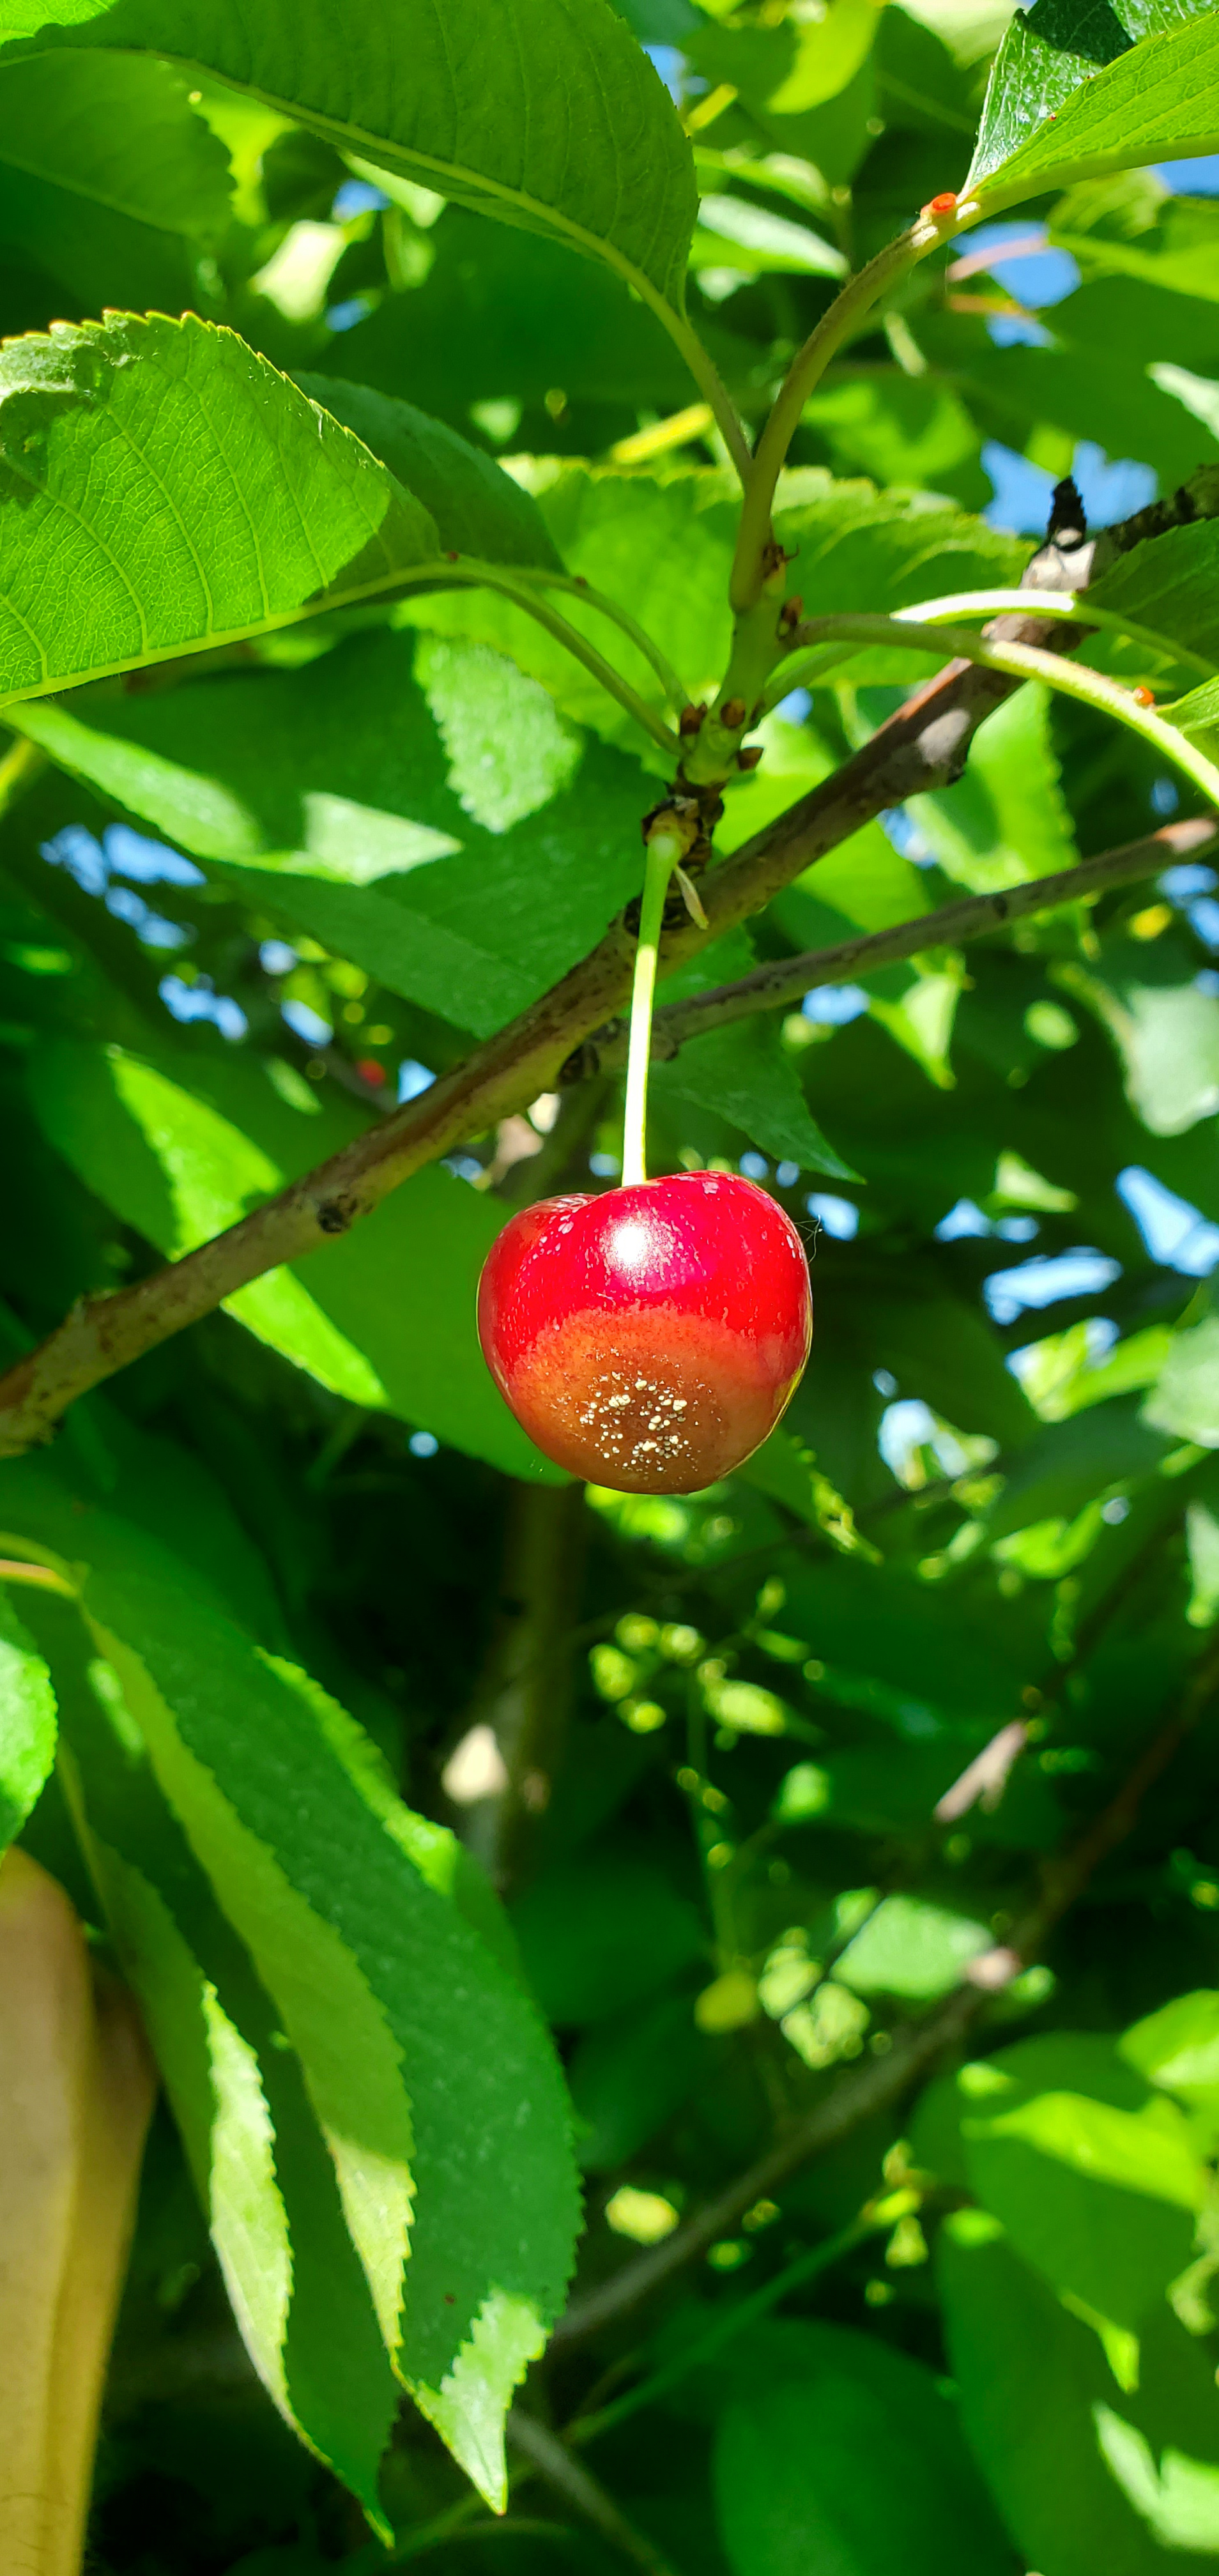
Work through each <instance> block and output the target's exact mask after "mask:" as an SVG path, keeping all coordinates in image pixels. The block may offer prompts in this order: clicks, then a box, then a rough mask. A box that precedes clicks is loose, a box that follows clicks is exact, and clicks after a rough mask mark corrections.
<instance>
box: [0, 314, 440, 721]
mask: <svg viewBox="0 0 1219 2576" xmlns="http://www.w3.org/2000/svg"><path fill="white" fill-rule="evenodd" d="M0 539H2V541H3V545H4V554H5V571H4V575H3V578H2V580H0V699H3V700H8V699H13V698H20V697H27V696H31V695H33V696H38V695H41V694H42V693H44V692H45V691H47V690H49V689H57V688H64V687H68V686H70V685H71V684H72V683H73V682H75V681H79V680H83V679H87V678H90V677H92V676H96V675H97V674H99V673H101V672H106V671H125V670H138V669H140V668H142V667H143V666H144V665H146V664H148V663H150V662H157V661H162V660H164V659H166V658H167V657H172V656H173V655H175V654H180V653H185V652H190V651H192V650H194V649H195V648H196V647H198V646H200V645H203V644H214V643H218V642H222V641H224V640H225V639H226V638H227V639H235V638H237V637H238V636H249V635H257V634H262V633H265V632H267V631H269V630H271V629H273V628H276V627H279V626H284V625H288V624H291V623H293V622H294V621H295V620H296V619H297V618H299V617H301V616H302V615H309V614H312V613H314V612H315V611H316V610H318V609H319V608H322V607H332V606H334V605H335V604H336V603H337V602H339V601H341V600H352V599H361V598H366V597H368V596H370V595H371V594H372V593H374V592H375V591H378V590H383V589H384V588H385V587H386V586H387V584H389V583H392V582H394V581H395V580H397V579H399V578H400V577H401V575H402V574H403V573H405V572H408V571H409V570H411V569H412V568H413V567H414V566H415V565H417V564H419V563H421V562H425V561H434V560H435V558H436V554H437V552H438V540H437V537H436V532H435V529H434V527H433V525H432V522H431V520H430V518H429V517H428V515H427V513H426V511H424V510H423V509H421V507H420V505H419V504H418V502H416V501H413V500H412V499H411V498H410V497H409V496H408V495H407V494H406V493H404V492H402V491H401V490H400V489H399V487H398V485H397V484H396V483H395V482H394V481H393V480H392V478H391V476H390V475H388V474H387V473H386V471H385V469H384V467H383V466H380V465H378V464H376V463H375V462H374V460H373V458H372V457H370V456H369V454H368V451H367V449H366V448H364V447H362V446H361V445H360V443H359V441H358V440H356V439H353V438H351V437H350V436H349V434H348V433H347V432H346V431H345V430H341V429H339V428H337V427H335V426H334V425H333V424H331V423H329V422H327V421H326V420H325V418H324V417H323V416H322V415H320V414H319V413H318V411H317V409H316V408H315V406H314V405H313V404H311V403H309V402H307V401H306V399H305V397H304V395H303V394H299V393H298V392H297V391H296V389H295V387H294V386H290V385H288V384H287V383H286V382H285V381H284V379H283V378H282V377H279V376H277V375H276V374H275V372H274V370H273V369H272V368H271V367H269V366H268V365H267V364H266V362H265V360H263V359H261V358H257V357H255V355H254V354H253V352H252V351H251V350H249V349H247V348H246V347H245V345H244V343H243V342H242V341H240V340H238V339H237V338H236V337H235V336H234V335H233V333H231V332H229V331H222V330H218V329H216V328H214V327H213V326H211V325H210V324H207V323H203V322H199V321H197V320H196V318H195V317H194V315H193V314H188V315H186V316H185V318H184V319H183V320H182V321H181V322H169V321H166V320H165V319H164V318H163V317H162V316H161V315H157V314H154V315H153V316H152V317H151V318H150V319H149V320H146V321H144V320H140V319H138V318H137V317H134V316H131V315H124V314H116V315H113V316H112V317H111V318H110V319H109V320H107V321H106V322H103V323H90V324H88V325H86V326H84V327H83V328H81V329H77V328H75V327H74V326H69V325H67V324H63V325H59V326H57V328H56V330H55V331H54V333H53V334H52V335H51V336H50V338H47V339H40V338H35V337H30V338H28V339H23V340H15V341H10V342H9V344H8V346H7V347H6V348H5V349H4V351H3V353H0Z"/></svg>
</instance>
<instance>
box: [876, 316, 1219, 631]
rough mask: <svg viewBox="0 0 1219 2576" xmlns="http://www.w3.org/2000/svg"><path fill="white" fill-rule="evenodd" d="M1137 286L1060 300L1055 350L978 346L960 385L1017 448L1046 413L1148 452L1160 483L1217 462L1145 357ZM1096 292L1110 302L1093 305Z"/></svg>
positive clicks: (1074, 433)
mask: <svg viewBox="0 0 1219 2576" xmlns="http://www.w3.org/2000/svg"><path fill="white" fill-rule="evenodd" d="M1134 292H1135V290H1134V288H1133V287H1132V286H1130V285H1128V284H1124V285H1118V284H1117V282H1116V281H1115V280H1114V281H1106V282H1105V283H1104V284H1102V285H1098V286H1094V287H1084V288H1081V290H1080V292H1079V294H1078V295H1077V296H1072V297H1070V298H1068V300H1067V302H1066V303H1065V304H1061V305H1056V306H1055V308H1054V325H1055V338H1056V345H1055V346H1054V347H1053V348H1048V349H1029V348H1019V347H1012V348H1007V349H996V348H991V347H989V346H986V347H983V346H978V347H976V348H974V349H971V350H970V351H969V353H968V355H967V356H966V357H965V358H964V369H965V374H966V377H967V383H966V384H965V385H964V386H963V387H962V390H963V391H964V392H965V393H966V394H967V396H969V395H972V398H973V401H974V403H975V404H976V405H977V406H978V407H979V408H982V407H985V414H986V416H988V417H990V418H991V419H993V420H994V421H995V422H996V425H997V426H998V427H999V428H1000V429H1001V431H1002V435H1003V438H1004V440H1005V441H1006V443H1007V444H1008V445H1012V444H1013V443H1014V444H1015V446H1016V447H1017V448H1020V447H1021V446H1022V444H1023V443H1024V442H1026V441H1027V439H1028V437H1029V436H1030V434H1031V431H1032V428H1033V425H1034V424H1035V423H1036V422H1039V421H1049V422H1052V424H1053V426H1054V427H1055V428H1056V429H1061V430H1062V431H1064V432H1065V433H1066V434H1067V435H1068V436H1069V437H1070V438H1072V439H1073V440H1075V439H1081V438H1094V439H1096V440H1098V441H1101V440H1104V439H1107V440H1108V442H1109V447H1110V448H1113V449H1118V450H1119V451H1120V452H1121V453H1122V454H1123V455H1127V456H1139V457H1143V458H1145V459H1146V460H1147V462H1148V463H1149V464H1150V465H1152V466H1154V467H1155V469H1156V472H1157V474H1158V476H1159V480H1160V485H1161V489H1162V490H1165V491H1171V490H1173V488H1174V486H1175V485H1177V484H1178V483H1182V482H1184V481H1185V479H1186V477H1187V476H1188V475H1190V474H1192V473H1193V472H1194V470H1195V468H1196V467H1197V465H1198V464H1199V462H1200V461H1202V460H1205V461H1206V462H1208V463H1211V464H1213V463H1214V461H1215V456H1216V453H1217V452H1219V451H1217V449H1216V442H1215V439H1214V437H1213V435H1212V434H1211V432H1210V431H1209V430H1208V429H1207V428H1204V427H1202V426H1201V425H1200V424H1199V422H1198V421H1197V419H1196V418H1193V417H1191V416H1190V414H1189V412H1188V411H1187V410H1186V409H1185V408H1184V407H1183V405H1182V403H1181V402H1180V401H1179V400H1178V399H1176V397H1175V395H1174V393H1173V390H1172V386H1171V380H1169V382H1167V383H1164V382H1160V381H1158V380H1157V377H1156V376H1154V375H1153V374H1152V373H1151V369H1150V367H1148V366H1146V365H1145V364H1144V365H1142V366H1141V365H1140V364H1139V363H1138V358H1139V354H1140V341H1141V340H1142V339H1143V338H1144V334H1143V333H1142V332H1141V331H1140V329H1139V323H1140V320H1141V318H1142V317H1141V316H1140V315H1139V314H1138V312H1137V310H1136V311H1135V312H1134V313H1127V312H1125V311H1124V310H1123V309H1122V308H1123V307H1124V305H1125V301H1126V298H1127V297H1128V296H1130V295H1132V294H1133V293H1134ZM1094 298H1095V299H1102V298H1103V299H1104V300H1103V301H1101V302H1099V303H1098V304H1091V299H1094ZM1166 301H1168V303H1169V314H1168V315H1167V316H1166V315H1165V311H1164V307H1165V302H1166ZM1151 303H1152V306H1153V309H1154V314H1155V322H1156V324H1157V325H1158V327H1152V328H1151V329H1150V330H1149V332H1148V333H1147V334H1146V335H1145V336H1146V338H1147V340H1148V341H1149V343H1150V345H1149V346H1148V348H1147V358H1148V359H1150V360H1151V361H1152V364H1153V365H1154V364H1157V362H1158V361H1159V360H1160V359H1161V358H1164V357H1166V356H1167V355H1168V348H1167V347H1166V343H1168V344H1169V345H1171V340H1172V331H1171V312H1172V310H1173V309H1174V308H1173V306H1172V304H1171V299H1164V298H1157V297H1156V296H1154V294H1153V295H1152V297H1151ZM1081 308H1082V310H1081ZM1185 309H1186V310H1189V308H1188V307H1186V308H1185ZM1203 310H1204V311H1205V310H1206V308H1205V307H1204V308H1203ZM1208 318H1209V317H1208ZM1059 344H1060V345H1059ZM1107 452H1108V451H1107ZM924 667H925V666H924Z"/></svg>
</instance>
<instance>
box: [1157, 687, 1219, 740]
mask: <svg viewBox="0 0 1219 2576" xmlns="http://www.w3.org/2000/svg"><path fill="white" fill-rule="evenodd" d="M1161 712H1162V713H1163V714H1165V715H1167V717H1168V718H1169V721H1170V722H1171V723H1172V724H1175V725H1179V726H1180V728H1181V731H1182V733H1196V734H1201V735H1206V734H1208V733H1210V732H1211V731H1212V730H1213V728H1214V727H1215V726H1216V725H1219V680H1203V681H1201V682H1200V684H1199V686H1198V687H1197V688H1196V689H1190V690H1189V691H1188V692H1187V693H1186V695H1185V696H1184V697H1183V698H1178V699H1176V701H1175V703H1174V704H1173V705H1172V706H1170V707H1165V708H1163V709H1162V710H1161Z"/></svg>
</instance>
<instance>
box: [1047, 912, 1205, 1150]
mask: <svg viewBox="0 0 1219 2576" xmlns="http://www.w3.org/2000/svg"><path fill="white" fill-rule="evenodd" d="M1151 971H1154V970H1151ZM1151 971H1149V969H1148V967H1147V966H1146V965H1145V964H1144V962H1143V960H1142V959H1140V958H1139V955H1138V951H1137V948H1136V945H1135V943H1134V941H1133V940H1131V941H1129V942H1126V943H1125V944H1124V945H1123V946H1122V947H1121V948H1120V949H1119V948H1117V947H1116V946H1115V947H1113V948H1111V949H1110V950H1109V951H1108V952H1107V954H1106V957H1105V962H1104V966H1103V968H1102V969H1101V970H1100V971H1095V970H1093V969H1091V968H1088V967H1084V966H1077V965H1076V964H1075V962H1074V960H1070V961H1067V960H1064V961H1063V963H1062V964H1061V965H1059V966H1058V967H1057V968H1056V969H1055V976H1054V980H1055V982H1056V983H1058V984H1060V985H1061V986H1062V988H1063V990H1064V992H1066V993H1068V994H1073V995H1077V996H1078V998H1079V1000H1080V1001H1082V1002H1086V1003H1087V1004H1088V1006H1089V1008H1090V1009H1091V1010H1092V1011H1094V1012H1095V1014H1096V1017H1097V1018H1098V1020H1100V1022H1101V1024H1102V1026H1103V1027H1104V1028H1105V1029H1107V1030H1108V1033H1109V1035H1110V1037H1111V1038H1112V1040H1113V1043H1114V1045H1115V1047H1116V1049H1117V1052H1118V1055H1119V1057H1120V1059H1121V1064H1122V1069H1123V1073H1124V1075H1125V1084H1126V1096H1127V1098H1128V1100H1129V1102H1130V1105H1131V1108H1132V1109H1134V1110H1135V1111H1136V1112H1137V1114H1138V1116H1139V1117H1140V1118H1141V1119H1142V1121H1143V1124H1144V1126H1145V1127H1149V1128H1150V1129H1151V1132H1152V1135H1153V1136H1182V1135H1184V1134H1185V1133H1186V1130H1187V1129H1188V1128H1191V1127H1194V1126H1196V1125H1197V1123H1198V1120H1199V1119H1200V1118H1206V1117H1209V1115H1210V1113H1211V1112H1212V1110H1214V1109H1216V1108H1219V1002H1217V1001H1216V1000H1215V998H1214V996H1213V994H1210V993H1202V992H1199V990H1198V987H1197V985H1196V983H1195V982H1194V981H1193V978H1192V975H1191V977H1190V980H1189V981H1188V982H1186V981H1184V980H1182V981H1181V982H1179V983H1177V982H1172V981H1168V980H1167V978H1168V976H1169V975H1170V974H1171V972H1172V967H1171V963H1170V961H1169V960H1168V959H1167V958H1166V959H1165V961H1164V964H1163V968H1162V970H1161V971H1162V972H1163V974H1164V976H1165V979H1166V980H1164V981H1163V982H1159V981H1157V982H1153V981H1152V980H1151ZM1177 972H1178V973H1179V972H1180V968H1179V967H1178V969H1177Z"/></svg>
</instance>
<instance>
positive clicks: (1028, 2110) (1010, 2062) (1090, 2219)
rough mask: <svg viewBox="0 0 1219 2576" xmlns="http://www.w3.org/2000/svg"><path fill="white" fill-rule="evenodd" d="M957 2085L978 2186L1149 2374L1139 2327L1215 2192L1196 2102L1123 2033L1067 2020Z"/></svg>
mask: <svg viewBox="0 0 1219 2576" xmlns="http://www.w3.org/2000/svg"><path fill="white" fill-rule="evenodd" d="M957 2096H958V2102H959V2105H960V2115H961V2136H962V2141H963V2146H964V2155H965V2166H966V2170H967V2173H968V2176H969V2183H970V2188H971V2190H972V2191H973V2192H974V2193H975V2194H976V2196H977V2198H978V2199H979V2200H980V2201H981V2202H982V2204H983V2206H984V2207H985V2208H986V2209H988V2210H989V2211H990V2212H991V2213H992V2215H993V2216H994V2217H995V2218H997V2219H998V2220H999V2221H1000V2222H1001V2224H1002V2225H1003V2227H1004V2228H1005V2230H1006V2232H1007V2234H1008V2236H1009V2237H1010V2239H1011V2242H1012V2244H1013V2246H1014V2247H1015V2249H1016V2251H1017V2252H1018V2253H1019V2254H1021V2255H1022V2256H1023V2257H1024V2259H1025V2261H1026V2262H1029V2263H1031V2264H1032V2265H1033V2266H1034V2268H1035V2269H1036V2270H1037V2271H1038V2272H1040V2273H1041V2274H1042V2276H1043V2278H1044V2279H1045V2280H1046V2281H1048V2283H1049V2284H1050V2286H1051V2288H1052V2289H1054V2290H1055V2291H1056V2292H1057V2293H1058V2296H1059V2297H1060V2298H1062V2299H1064V2300H1065V2301H1066V2303H1067V2304H1068V2306H1070V2307H1071V2308H1072V2309H1073V2311H1074V2313H1075V2314H1076V2315H1081V2316H1083V2317H1084V2319H1085V2322H1087V2323H1088V2324H1091V2325H1093V2326H1095V2327H1096V2328H1097V2330H1098V2332H1100V2334H1101V2337H1102V2341H1103V2342H1104V2344H1105V2349H1106V2352H1107V2354H1108V2356H1109V2358H1110V2362H1111V2366H1112V2367H1113V2368H1114V2370H1115V2372H1116V2373H1117V2374H1119V2375H1120V2381H1121V2385H1122V2386H1123V2387H1128V2388H1133V2387H1136V2386H1137V2385H1138V2337H1139V2335H1140V2333H1141V2331H1142V2329H1143V2327H1144V2326H1145V2324H1146V2322H1147V2319H1148V2317H1149V2315H1150V2314H1151V2313H1152V2311H1153V2310H1154V2309H1156V2307H1157V2306H1158V2305H1159V2304H1160V2303H1161V2302H1162V2301H1163V2299H1164V2297H1165V2295H1166V2292H1167V2290H1168V2286H1169V2284H1170V2282H1171V2281H1173V2280H1175V2279H1176V2277H1177V2275H1178V2274H1179V2273H1180V2272H1183V2271H1184V2269H1185V2267H1186V2265H1187V2263H1188V2261H1189V2258H1190V2252H1191V2249H1192V2246H1193V2241H1194V2222H1195V2219H1196V2217H1197V2214H1198V2212H1199V2211H1200V2210H1201V2209H1202V2208H1203V2206H1204V2205H1205V2200H1206V2175H1205V2172H1204V2169H1203V2167H1202V2165H1201V2163H1200V2161H1199V2159H1198V2156H1197V2153H1196V2151H1195V2150H1194V2148H1193V2146H1192V2144H1191V2140H1190V2135H1189V2129H1188V2125H1187V2123H1186V2121H1185V2118H1184V2116H1183V2114H1182V2113H1180V2112H1179V2111H1178V2110H1176V2108H1175V2107H1174V2106H1173V2105H1172V2104H1170V2103H1168V2102H1167V2101H1165V2100H1164V2098H1163V2096H1162V2094H1157V2093H1156V2092H1153V2090H1152V2088H1151V2087H1150V2085H1148V2084H1147V2083H1146V2082H1145V2081H1144V2080H1141V2079H1140V2077H1139V2076H1138V2075H1137V2074H1136V2073H1135V2072H1134V2071H1133V2069H1132V2068H1131V2067H1130V2066H1129V2065H1128V2064H1126V2063H1124V2062H1123V2059H1122V2058H1121V2057H1120V2056H1119V2055H1118V2053H1117V2051H1116V2049H1115V2047H1114V2046H1113V2044H1112V2042H1110V2041H1107V2040H1103V2039H1081V2038H1080V2037H1078V2036H1077V2035H1074V2034H1067V2033H1064V2032H1056V2033H1054V2034H1053V2035H1052V2036H1050V2037H1048V2038H1044V2039H1031V2040H1024V2041H1020V2042H1018V2043H1017V2044H1016V2046H1015V2047H1014V2048H1009V2049H1002V2050H1000V2052H999V2053H998V2055H997V2056H996V2057H993V2058H988V2059H985V2060H983V2061H982V2062H981V2064H980V2065H967V2066H966V2067H964V2068H963V2069H962V2071H961V2074H960V2075H959V2076H958V2078H957Z"/></svg>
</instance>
